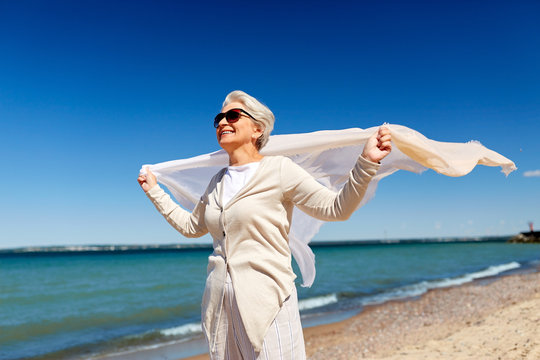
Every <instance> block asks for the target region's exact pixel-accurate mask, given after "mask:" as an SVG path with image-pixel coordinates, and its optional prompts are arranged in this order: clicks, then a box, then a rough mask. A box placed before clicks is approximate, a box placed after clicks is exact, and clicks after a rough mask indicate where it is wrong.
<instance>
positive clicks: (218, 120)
mask: <svg viewBox="0 0 540 360" xmlns="http://www.w3.org/2000/svg"><path fill="white" fill-rule="evenodd" d="M224 117H225V114H223V113H219V114H217V115H216V117H215V118H214V127H215V128H216V129H217V128H218V126H219V122H220V121H221V119H223V118H224Z"/></svg>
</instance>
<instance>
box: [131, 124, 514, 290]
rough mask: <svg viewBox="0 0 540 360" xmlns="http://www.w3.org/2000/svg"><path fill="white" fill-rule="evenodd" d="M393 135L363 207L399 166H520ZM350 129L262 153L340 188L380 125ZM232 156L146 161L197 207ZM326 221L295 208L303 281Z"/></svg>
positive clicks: (281, 142) (399, 129)
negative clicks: (290, 162)
mask: <svg viewBox="0 0 540 360" xmlns="http://www.w3.org/2000/svg"><path fill="white" fill-rule="evenodd" d="M385 126H386V127H388V128H389V129H390V132H391V134H392V144H393V146H392V152H391V153H390V154H389V155H388V156H387V157H386V158H385V159H383V160H382V162H381V166H380V168H379V170H378V171H377V174H376V175H375V176H374V177H373V178H372V180H371V182H370V183H369V186H368V188H367V191H366V194H365V196H364V198H363V200H362V202H361V203H360V205H359V207H360V206H362V205H364V204H365V203H366V202H368V201H369V200H370V199H371V198H372V197H373V195H374V194H375V190H376V189H377V183H378V182H379V180H380V179H382V178H384V177H386V176H388V175H390V174H393V173H394V172H396V171H397V170H407V171H412V172H415V173H420V172H422V171H424V170H426V168H430V169H433V170H435V171H437V172H438V173H440V174H443V175H447V176H463V175H466V174H468V173H469V172H470V171H471V170H472V169H473V168H474V167H475V166H476V165H477V164H480V165H486V166H500V167H501V168H502V172H504V173H505V174H506V175H508V174H509V173H510V172H512V171H514V170H516V166H515V165H514V163H513V162H512V161H510V160H509V159H507V158H506V157H504V156H502V155H500V154H498V153H496V152H494V151H492V150H490V149H488V148H486V147H484V146H482V145H481V144H480V143H479V142H477V141H470V142H468V143H448V142H439V141H434V140H430V139H428V138H426V137H425V136H423V135H422V134H420V133H419V132H417V131H415V130H412V129H410V128H407V127H405V126H401V125H385ZM378 128H379V127H378V126H377V127H371V128H369V129H365V130H362V129H358V128H353V129H346V130H328V131H317V132H312V133H305V134H290V135H274V136H271V137H270V140H269V142H268V144H267V145H266V146H265V147H264V148H263V149H262V150H261V154H262V155H282V156H287V157H289V158H291V159H292V160H293V161H294V162H296V163H297V164H298V165H300V166H301V167H303V168H304V169H305V170H306V171H307V172H308V173H310V174H311V175H312V176H313V177H314V178H315V179H316V180H317V181H319V182H320V183H321V184H323V185H325V186H327V187H328V188H330V189H332V190H334V191H339V189H341V187H342V186H343V185H344V184H345V182H346V181H347V179H348V176H349V172H350V171H351V169H352V168H353V166H354V164H355V163H356V160H357V158H358V156H360V154H361V153H362V150H363V148H364V144H365V143H366V141H367V139H368V138H369V137H370V136H371V135H372V134H373V133H374V132H376V131H377V130H378ZM228 162H229V157H228V155H227V153H226V152H225V151H224V150H220V151H216V152H213V153H209V154H204V155H200V156H195V157H192V158H189V159H182V160H174V161H167V162H163V163H159V164H155V165H144V166H143V168H142V169H141V173H143V174H144V173H146V167H149V168H150V170H151V171H152V172H153V173H154V174H155V175H156V177H157V181H158V182H160V183H161V184H163V185H165V186H166V187H167V188H168V189H169V191H170V192H171V193H172V194H173V196H174V197H175V198H176V200H178V202H179V203H180V205H182V206H183V207H184V208H185V209H188V210H193V208H194V207H195V204H196V203H197V202H198V201H199V199H200V197H201V195H202V194H203V193H204V191H205V189H206V187H207V185H208V182H209V181H210V179H211V178H212V176H213V175H214V174H215V173H217V172H218V171H219V170H220V169H222V168H223V167H226V166H227V165H228ZM323 223H324V222H323V221H321V220H317V219H314V218H312V217H310V216H308V215H306V214H305V213H303V212H302V211H299V210H298V209H297V208H295V209H294V212H293V220H292V225H291V230H290V233H289V246H290V248H291V252H292V254H293V256H294V258H295V260H296V262H297V264H298V266H299V268H300V271H301V273H302V279H303V286H311V284H313V280H314V279H315V255H314V254H313V252H312V251H311V249H310V247H309V246H308V243H309V242H310V241H311V239H312V238H313V236H314V235H315V234H316V233H317V232H318V231H319V228H320V227H321V225H322V224H323Z"/></svg>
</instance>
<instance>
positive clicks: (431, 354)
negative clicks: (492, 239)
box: [189, 272, 540, 360]
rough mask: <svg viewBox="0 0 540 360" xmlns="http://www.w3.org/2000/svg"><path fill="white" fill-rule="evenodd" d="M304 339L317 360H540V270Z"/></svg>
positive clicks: (310, 332)
mask: <svg viewBox="0 0 540 360" xmlns="http://www.w3.org/2000/svg"><path fill="white" fill-rule="evenodd" d="M304 337H305V340H306V351H307V355H308V359H313V360H318V359H325V360H327V359H336V360H338V359H346V360H349V359H388V360H390V359H391V360H398V359H399V360H412V359H414V360H417V359H419V360H420V359H430V360H431V359H452V360H454V359H455V360H461V359H471V360H472V359H475V360H476V359H486V360H487V359H489V360H492V359H495V360H497V359H501V360H507V359H529V360H539V359H540V273H538V272H536V273H530V274H520V275H511V276H505V277H501V278H497V279H491V280H483V281H479V282H475V283H471V284H468V285H464V286H459V287H453V288H447V289H439V290H433V291H430V292H428V293H427V294H424V295H423V296H421V297H420V298H419V299H411V300H408V301H394V302H389V303H386V304H383V305H377V306H371V307H368V308H366V309H365V310H364V311H363V312H362V313H360V314H359V315H357V316H355V317H353V318H351V319H348V320H345V321H341V322H338V323H334V324H328V325H321V326H316V327H312V328H307V329H304ZM189 359H191V360H196V359H197V360H202V359H208V356H207V355H201V356H196V357H192V358H189Z"/></svg>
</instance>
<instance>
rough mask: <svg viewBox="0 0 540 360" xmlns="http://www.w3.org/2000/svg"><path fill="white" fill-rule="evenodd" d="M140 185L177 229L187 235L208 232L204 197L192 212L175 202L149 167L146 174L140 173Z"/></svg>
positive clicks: (194, 235) (193, 235) (200, 234)
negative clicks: (158, 182)
mask: <svg viewBox="0 0 540 360" xmlns="http://www.w3.org/2000/svg"><path fill="white" fill-rule="evenodd" d="M137 181H138V182H139V185H141V188H142V189H143V190H144V192H145V193H146V196H148V198H149V199H150V200H151V201H152V203H153V204H154V206H155V207H156V209H157V210H158V211H159V212H160V213H161V215H163V217H165V219H166V220H167V221H168V222H169V224H171V225H172V226H173V227H174V228H175V229H176V230H178V231H179V232H180V233H181V234H182V235H184V236H185V237H200V236H203V235H204V234H206V233H207V232H208V229H207V228H206V224H205V222H204V212H205V209H206V204H205V202H204V201H203V198H201V200H199V202H198V203H197V205H195V208H194V209H193V211H192V212H191V213H190V212H188V211H186V210H184V209H182V208H181V207H180V205H178V204H177V203H176V202H174V201H173V200H172V199H171V197H170V196H169V194H167V193H166V192H165V191H163V189H162V188H160V187H159V185H158V184H157V180H156V177H155V175H154V174H153V173H152V172H151V171H150V169H147V174H146V175H139V177H138V178H137Z"/></svg>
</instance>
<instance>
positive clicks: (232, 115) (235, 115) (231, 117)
mask: <svg viewBox="0 0 540 360" xmlns="http://www.w3.org/2000/svg"><path fill="white" fill-rule="evenodd" d="M225 117H226V118H227V121H228V122H236V121H238V119H239V118H240V112H239V111H236V110H229V111H227V113H226V114H225Z"/></svg>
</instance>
